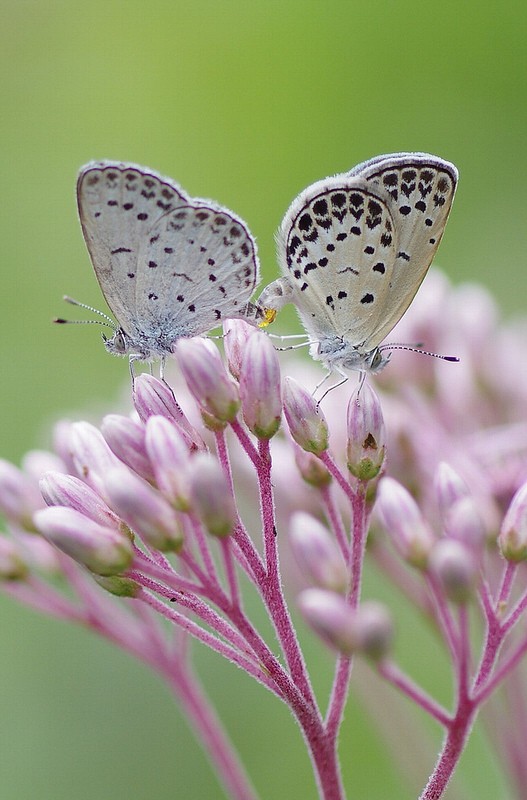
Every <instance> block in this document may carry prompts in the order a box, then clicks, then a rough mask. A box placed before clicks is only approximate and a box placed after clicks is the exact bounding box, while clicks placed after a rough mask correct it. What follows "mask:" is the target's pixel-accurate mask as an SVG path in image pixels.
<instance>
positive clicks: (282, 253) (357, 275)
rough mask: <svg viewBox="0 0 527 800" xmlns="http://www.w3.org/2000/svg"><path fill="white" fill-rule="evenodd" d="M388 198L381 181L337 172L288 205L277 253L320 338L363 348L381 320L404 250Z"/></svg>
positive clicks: (307, 323) (311, 331) (297, 300)
mask: <svg viewBox="0 0 527 800" xmlns="http://www.w3.org/2000/svg"><path fill="white" fill-rule="evenodd" d="M388 203H389V198H388V197H387V196H386V195H385V192H384V191H383V190H382V189H378V188H377V187H376V186H375V185H368V183H367V182H366V181H365V180H364V179H362V178H360V177H349V176H347V175H337V176H335V177H334V178H328V179H326V180H324V181H319V182H318V183H315V184H313V185H312V186H310V187H308V188H307V189H306V190H305V191H304V192H302V194H300V195H299V197H298V198H297V199H296V200H295V201H294V202H293V203H292V205H291V207H290V208H289V210H288V212H287V213H286V215H285V217H284V220H283V222H282V225H281V228H280V231H279V233H278V258H279V261H280V264H281V265H282V269H283V271H284V274H285V275H286V276H287V278H288V280H289V282H290V283H291V284H292V286H293V297H292V301H293V302H294V303H295V305H296V307H297V309H298V312H299V314H300V317H301V319H302V322H303V324H304V327H305V328H306V331H307V332H308V333H309V334H310V335H311V336H312V337H313V338H314V339H316V340H320V341H323V340H324V339H325V338H327V337H328V336H331V335H337V336H339V337H342V338H343V339H345V340H347V341H348V342H350V343H352V344H353V345H355V346H357V347H358V348H360V349H362V345H363V343H364V342H365V341H367V340H369V339H370V338H371V335H372V333H373V332H374V331H376V330H378V329H379V328H381V327H382V325H383V315H384V314H385V313H386V306H387V296H388V294H389V291H390V286H391V283H392V276H393V272H394V269H395V262H396V255H397V253H398V252H399V242H398V236H397V230H396V227H395V224H394V220H393V217H392V213H391V210H390V208H389V207H388ZM365 349H371V348H369V346H368V348H365Z"/></svg>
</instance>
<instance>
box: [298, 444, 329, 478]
mask: <svg viewBox="0 0 527 800" xmlns="http://www.w3.org/2000/svg"><path fill="white" fill-rule="evenodd" d="M292 444H293V447H294V451H295V462H296V466H297V467H298V471H299V472H300V474H301V476H302V478H303V479H304V480H305V482H306V483H309V485H310V486H316V487H317V488H318V489H322V488H323V487H324V486H329V484H330V483H331V481H332V477H331V474H330V472H329V471H328V469H327V467H325V466H324V464H323V463H322V461H321V460H320V459H319V458H318V457H317V456H315V455H314V454H313V453H308V452H307V450H302V448H301V447H299V446H298V445H297V444H296V442H293V443H292Z"/></svg>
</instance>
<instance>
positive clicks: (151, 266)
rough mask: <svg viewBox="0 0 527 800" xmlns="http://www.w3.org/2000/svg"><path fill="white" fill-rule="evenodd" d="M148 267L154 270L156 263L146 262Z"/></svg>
mask: <svg viewBox="0 0 527 800" xmlns="http://www.w3.org/2000/svg"><path fill="white" fill-rule="evenodd" d="M148 266H149V267H150V269H155V268H156V267H157V262H156V261H149V262H148Z"/></svg>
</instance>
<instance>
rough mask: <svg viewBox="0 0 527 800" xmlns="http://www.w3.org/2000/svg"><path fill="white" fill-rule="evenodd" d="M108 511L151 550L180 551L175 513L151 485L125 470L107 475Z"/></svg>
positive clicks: (180, 544) (111, 471) (180, 536)
mask: <svg viewBox="0 0 527 800" xmlns="http://www.w3.org/2000/svg"><path fill="white" fill-rule="evenodd" d="M105 482H106V491H107V493H108V498H109V500H108V501H109V504H110V507H111V508H112V509H113V510H114V511H115V513H116V514H118V515H119V516H120V517H121V519H122V520H123V521H124V522H126V524H127V525H128V526H129V528H131V530H133V531H134V532H135V533H137V535H138V536H140V537H141V538H142V539H144V540H145V542H147V544H149V545H150V546H151V547H154V548H156V549H157V550H168V551H170V550H174V551H176V552H177V551H178V550H180V549H181V547H182V544H183V534H182V531H181V528H180V525H179V522H178V518H177V515H176V512H175V511H174V509H173V508H172V507H171V506H170V504H169V503H168V502H167V501H166V500H165V498H164V497H163V496H162V495H161V494H160V493H159V492H158V491H156V489H153V488H152V486H150V484H148V483H147V482H146V481H144V480H143V479H142V478H139V477H138V476H137V475H134V474H133V473H132V472H130V471H129V470H127V469H125V468H124V467H118V468H117V469H112V470H110V472H109V473H108V474H107V475H106V479H105Z"/></svg>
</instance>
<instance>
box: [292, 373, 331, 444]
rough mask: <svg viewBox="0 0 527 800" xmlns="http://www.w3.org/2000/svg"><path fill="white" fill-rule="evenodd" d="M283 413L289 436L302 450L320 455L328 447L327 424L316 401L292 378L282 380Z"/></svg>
mask: <svg viewBox="0 0 527 800" xmlns="http://www.w3.org/2000/svg"><path fill="white" fill-rule="evenodd" d="M283 400H284V413H285V417H286V419H287V424H288V425H289V430H290V431H291V436H292V437H293V439H294V440H295V442H296V443H297V444H298V445H300V447H301V448H302V449H303V450H307V451H308V452H309V453H315V455H321V453H323V452H324V451H325V450H327V449H328V444H329V441H328V439H329V434H328V425H327V422H326V419H325V417H324V414H323V412H322V411H321V409H320V407H319V405H318V403H317V402H316V401H315V400H314V398H313V396H312V395H311V394H309V392H307V391H306V390H305V389H304V388H303V387H302V386H300V384H298V383H297V382H296V381H295V380H294V379H293V378H289V377H287V378H285V379H284V382H283Z"/></svg>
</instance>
